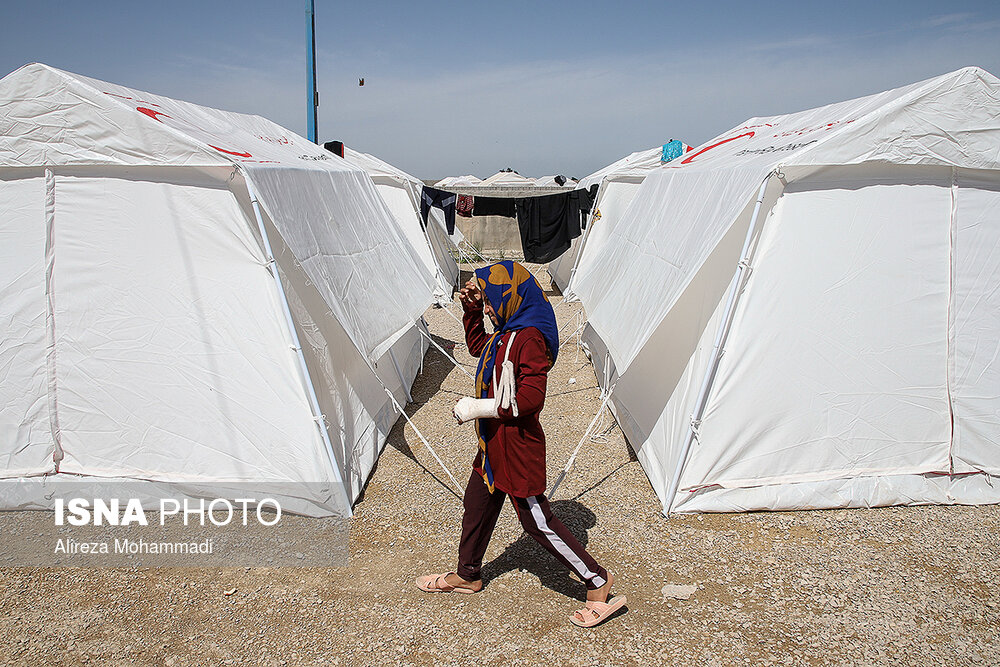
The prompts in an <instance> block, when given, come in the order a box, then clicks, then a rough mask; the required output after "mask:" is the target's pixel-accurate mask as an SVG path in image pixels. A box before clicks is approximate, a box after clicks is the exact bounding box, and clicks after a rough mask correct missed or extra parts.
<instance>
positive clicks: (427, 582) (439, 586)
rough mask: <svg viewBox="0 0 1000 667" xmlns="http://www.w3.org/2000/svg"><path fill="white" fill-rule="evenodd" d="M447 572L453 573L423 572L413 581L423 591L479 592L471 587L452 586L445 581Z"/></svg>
mask: <svg viewBox="0 0 1000 667" xmlns="http://www.w3.org/2000/svg"><path fill="white" fill-rule="evenodd" d="M449 574H455V573H454V572H445V573H444V574H425V575H424V576H422V577H417V579H416V581H415V582H414V583H416V585H417V588H419V589H420V590H422V591H424V592H425V593H463V594H467V595H468V594H472V593H478V592H479V591H474V590H472V589H471V588H463V587H461V586H452V585H451V584H449V583H448V582H447V581H445V577H447V576H448V575H449Z"/></svg>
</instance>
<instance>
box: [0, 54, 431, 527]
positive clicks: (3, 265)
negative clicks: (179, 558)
mask: <svg viewBox="0 0 1000 667" xmlns="http://www.w3.org/2000/svg"><path fill="white" fill-rule="evenodd" d="M0 234H2V235H3V242H2V243H0V322H3V323H4V330H3V331H2V336H0V367H2V368H3V369H4V370H3V373H4V377H5V380H4V383H3V387H2V390H0V391H2V392H3V394H4V395H3V398H2V399H0V460H2V461H3V463H2V466H0V507H2V508H3V509H15V508H33V507H46V506H49V505H50V503H51V500H49V499H51V497H52V488H53V485H54V484H59V483H60V480H64V479H67V478H69V479H85V480H86V479H93V480H105V481H109V480H110V481H115V480H119V481H122V480H144V481H148V482H150V483H154V484H166V485H170V486H171V487H176V488H178V489H181V490H182V492H183V493H196V491H195V489H200V490H201V491H200V493H214V494H220V495H221V494H226V493H227V489H230V491H229V493H233V492H235V493H245V486H244V487H243V488H244V491H242V492H241V491H239V490H237V491H232V489H234V488H238V487H237V485H240V484H243V485H246V484H247V483H253V484H254V488H255V489H257V490H259V491H260V492H263V493H272V492H273V493H274V494H276V495H278V496H279V498H280V499H281V500H282V501H283V502H282V505H283V507H285V509H287V510H289V511H296V512H300V513H304V514H312V515H328V514H340V515H349V514H350V513H351V503H352V502H353V501H354V500H355V499H356V498H357V496H358V494H359V493H360V490H361V488H362V486H363V484H364V483H365V481H366V479H367V477H368V475H369V474H370V472H371V470H372V467H373V466H374V463H375V459H376V458H377V456H378V453H379V451H380V450H381V447H382V446H383V444H384V442H385V438H386V435H387V433H388V431H389V429H390V428H391V426H392V424H393V423H394V422H395V421H396V418H397V415H398V413H397V411H396V408H395V406H394V405H393V402H392V400H391V399H390V398H389V396H388V395H387V394H386V392H385V391H384V389H383V383H384V384H385V385H386V386H387V387H388V388H389V389H390V390H391V391H392V392H393V395H394V396H395V397H396V400H398V401H402V400H403V399H404V397H405V396H406V394H407V393H408V387H409V384H410V382H411V381H412V379H413V376H414V375H415V373H416V372H417V368H418V367H419V364H420V360H421V357H422V354H423V351H424V350H425V349H426V348H425V344H424V343H423V342H422V339H421V337H420V335H419V332H418V331H417V330H416V329H415V322H416V321H417V320H418V319H419V318H420V317H421V314H422V313H423V311H424V309H426V308H427V306H428V305H430V303H431V293H432V289H433V279H432V276H431V275H430V274H429V272H428V271H427V270H426V268H425V266H424V263H423V262H422V261H421V260H420V258H419V257H418V256H417V255H416V253H415V252H414V251H413V250H412V247H411V246H410V244H409V243H408V242H407V241H406V239H405V238H404V237H403V236H402V234H401V233H400V232H399V230H398V227H397V225H396V224H395V223H394V222H393V219H392V214H391V212H390V211H389V210H388V208H387V207H386V205H385V204H384V203H383V200H382V198H381V197H379V196H378V194H377V192H376V190H375V187H374V186H373V184H372V180H371V179H370V178H369V177H368V175H367V174H366V173H365V172H364V171H362V170H360V169H358V168H356V167H352V166H350V165H349V164H347V163H345V162H343V161H342V160H339V159H337V158H335V157H334V156H332V155H331V154H330V153H328V152H327V151H324V150H323V149H321V148H319V147H317V146H315V145H313V144H312V143H310V142H309V141H307V140H306V139H303V138H302V137H299V136H297V135H295V134H293V133H292V132H289V131H288V130H286V129H284V128H282V127H279V126H278V125H275V124H274V123H272V122H270V121H268V120H265V119H263V118H260V117H257V116H247V115H242V114H236V113H230V112H226V111H219V110H216V109H209V108H206V107H201V106H197V105H194V104H189V103H186V102H179V101H176V100H172V99H168V98H165V97H160V96H157V95H152V94H150V93H145V92H140V91H136V90H131V89H128V88H124V87H122V86H118V85H115V84H110V83H105V82H102V81H97V80H94V79H89V78H86V77H82V76H77V75H74V74H70V73H67V72H62V71H59V70H56V69H52V68H50V67H46V66H44V65H38V64H34V65H28V66H25V67H23V68H21V69H19V70H17V71H16V72H14V73H12V74H10V75H8V76H7V77H5V78H4V79H2V80H0ZM272 253H273V260H272V258H271V256H272ZM296 341H298V345H297V344H296ZM298 346H301V352H299V351H298V349H297V348H298ZM371 366H375V368H376V369H377V372H378V374H379V377H380V378H381V379H378V378H376V377H375V376H374V375H373V371H372V369H371ZM223 497H226V496H225V495H223Z"/></svg>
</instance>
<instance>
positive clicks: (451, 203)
mask: <svg viewBox="0 0 1000 667" xmlns="http://www.w3.org/2000/svg"><path fill="white" fill-rule="evenodd" d="M456 199H457V195H456V194H455V193H454V192H445V191H444V190H438V189H437V188H429V187H427V186H426V185H425V186H424V188H423V190H421V192H420V218H421V220H422V221H423V226H424V227H427V214H428V213H430V210H431V207H434V208H439V209H441V210H442V211H444V224H445V227H447V228H448V234H449V235H451V234H454V233H455V200H456Z"/></svg>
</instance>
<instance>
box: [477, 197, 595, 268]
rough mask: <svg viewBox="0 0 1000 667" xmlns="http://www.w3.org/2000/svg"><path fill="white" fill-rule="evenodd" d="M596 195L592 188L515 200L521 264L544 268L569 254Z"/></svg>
mask: <svg viewBox="0 0 1000 667" xmlns="http://www.w3.org/2000/svg"><path fill="white" fill-rule="evenodd" d="M596 194H597V192H596V186H595V187H593V188H591V189H590V190H572V191H570V192H560V193H558V194H554V195H545V196H543V197H519V198H517V199H515V200H514V202H515V205H516V207H517V226H518V229H519V230H520V232H521V249H522V250H523V251H524V261H526V262H533V263H536V264H544V263H546V262H551V261H552V260H554V259H555V258H556V257H558V256H559V255H561V254H563V253H564V252H566V251H567V250H569V246H570V244H571V243H572V241H573V239H575V238H576V237H578V236H579V235H580V227H581V225H584V224H586V216H587V215H588V214H589V213H590V207H591V206H592V205H593V198H594V196H595V195H596ZM477 203H478V202H477Z"/></svg>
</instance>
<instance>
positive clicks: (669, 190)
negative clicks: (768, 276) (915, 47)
mask: <svg viewBox="0 0 1000 667" xmlns="http://www.w3.org/2000/svg"><path fill="white" fill-rule="evenodd" d="M995 80H996V79H995V77H993V76H992V75H990V74H989V73H987V72H984V71H983V70H981V69H978V68H974V67H970V68H966V69H963V70H959V71H957V72H953V73H951V74H947V75H943V76H941V77H937V78H934V79H930V80H928V81H923V82H920V83H916V84H912V85H910V86H905V87H903V88H898V89H895V90H890V91H887V92H884V93H879V94H876V95H870V96H868V97H863V98H859V99H856V100H850V101H847V102H841V103H838V104H832V105H829V106H825V107H820V108H817V109H811V110H809V111H802V112H799V113H795V114H788V115H785V116H773V117H767V118H751V119H749V120H747V121H746V122H745V123H743V124H742V125H741V126H739V127H737V128H734V129H733V130H731V131H729V132H727V133H725V134H723V135H720V136H719V137H716V138H715V139H712V140H710V141H708V142H706V143H705V144H704V145H702V146H700V147H697V148H695V149H694V150H692V151H690V152H688V153H686V154H685V157H684V158H683V159H681V160H674V161H672V162H670V163H668V164H666V165H664V166H663V167H662V168H660V169H656V170H655V171H653V172H651V173H650V174H649V175H648V176H647V178H646V179H645V181H644V182H643V184H642V186H641V188H640V190H639V193H638V194H637V196H636V198H637V200H639V199H640V198H641V199H642V200H649V201H663V200H669V201H670V203H671V207H670V210H669V211H667V210H665V209H663V208H661V207H656V208H655V210H651V209H649V208H643V209H642V210H640V207H638V206H637V207H635V208H633V209H632V210H630V211H629V212H628V214H627V215H625V216H624V218H623V220H622V222H621V224H620V225H619V226H618V227H617V229H616V232H615V233H614V234H613V235H612V237H611V238H610V239H609V241H610V242H609V243H608V244H607V245H606V246H605V247H606V248H607V252H606V253H604V254H603V256H602V258H601V262H600V268H599V269H596V270H591V271H588V272H584V273H581V272H578V276H577V277H578V285H577V294H578V295H579V296H580V298H581V300H582V301H583V302H584V304H585V305H586V304H588V303H590V307H589V308H588V309H587V310H588V315H589V317H590V322H591V323H592V324H593V326H594V328H595V329H596V330H597V332H598V333H599V334H600V335H601V337H602V338H603V339H605V340H606V341H607V342H608V345H609V348H610V349H611V352H612V355H613V356H614V358H615V362H616V364H617V365H618V367H619V368H620V369H621V370H625V369H626V368H627V367H628V365H629V364H630V363H631V361H632V360H633V359H634V358H635V355H636V353H637V352H638V349H639V348H640V347H641V346H642V345H643V343H644V342H645V341H646V340H647V339H648V338H649V336H650V335H651V333H652V330H653V328H654V327H655V326H656V324H657V323H658V322H659V320H661V319H662V318H663V316H664V314H665V313H666V311H667V310H669V308H670V306H671V305H672V302H673V301H674V300H675V299H676V298H677V297H678V296H679V294H680V292H681V291H682V289H683V287H684V282H685V280H684V279H685V278H686V277H687V275H688V274H689V273H690V270H691V268H692V267H697V266H699V265H700V264H701V263H702V262H703V261H704V260H705V258H706V257H707V256H708V254H709V252H711V250H712V248H714V247H715V245H716V244H717V243H718V241H719V240H720V239H721V237H722V235H724V234H725V233H726V231H727V230H728V229H729V227H730V225H731V224H732V223H733V221H734V220H735V219H736V217H737V215H738V214H739V212H740V211H742V210H743V209H744V208H745V207H746V205H747V204H748V203H749V202H750V201H751V200H752V199H753V195H754V193H755V192H756V189H757V187H758V186H759V185H760V182H761V180H762V179H763V178H764V177H765V176H767V174H768V173H769V172H770V171H771V170H772V169H774V168H775V167H776V166H778V165H781V166H782V167H784V168H789V167H793V166H800V165H803V166H804V165H816V166H819V165H829V164H861V163H864V162H867V161H875V162H890V163H892V164H924V165H930V164H936V165H947V166H956V167H966V168H972V169H995V168H996V165H997V162H998V161H1000V155H998V153H997V151H996V150H991V148H990V146H991V145H993V146H995V141H996V130H995V127H996V119H997V116H996V100H997V97H998V92H997V90H996V86H995ZM970 97H975V98H976V99H977V100H978V99H980V98H981V99H982V100H983V101H985V102H987V103H985V104H984V103H978V104H977V103H973V102H972V101H971V100H970ZM904 128H905V129H904ZM582 182H583V181H581V183H582ZM647 215H652V216H654V217H653V218H652V219H649V220H648V221H647V220H646V218H645V216H647ZM640 221H645V222H640ZM695 225H697V227H695ZM667 226H671V227H673V228H675V229H677V230H678V231H677V233H672V234H671V240H670V242H664V241H663V237H662V236H660V237H658V238H657V237H656V234H658V233H660V232H662V231H663V229H664V228H665V227H667ZM678 239H679V240H680V241H681V245H678V244H677V243H676V241H677V240H678ZM678 262H680V263H681V264H679V265H678V264H677V263H678ZM661 269H663V270H661ZM606 275H617V276H620V277H622V278H624V277H626V276H631V277H633V278H636V279H638V278H640V277H642V278H643V280H647V281H648V280H652V281H653V282H652V283H647V289H644V290H641V291H639V290H630V289H629V290H626V289H625V288H622V290H621V291H622V294H621V296H623V297H628V295H629V294H630V295H631V298H629V300H628V301H624V302H622V303H618V304H615V303H613V300H609V299H606V298H599V295H600V292H601V291H602V289H603V288H604V287H606V285H607V283H606V281H605V280H604V276H606ZM619 282H620V284H623V285H627V284H630V281H629V280H621V281H619ZM633 284H634V283H633ZM626 292H627V294H626ZM623 307H624V308H625V310H626V312H630V313H635V314H636V318H637V321H633V320H632V319H630V318H621V317H619V316H618V312H619V311H620V310H621V309H622V308H623ZM637 331H638V335H636V334H637Z"/></svg>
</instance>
